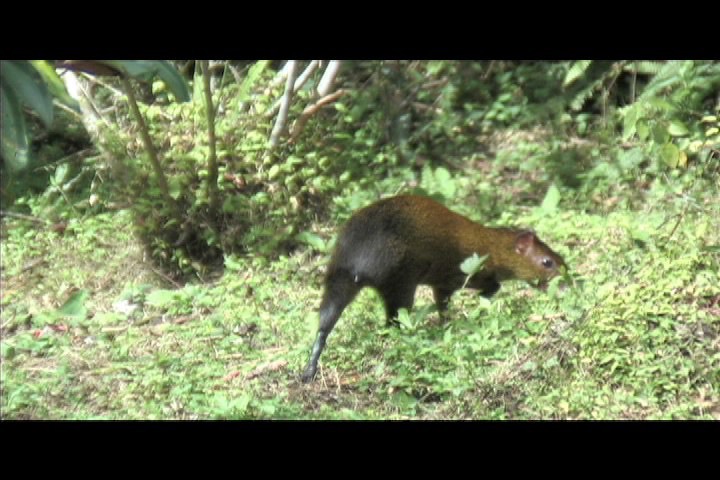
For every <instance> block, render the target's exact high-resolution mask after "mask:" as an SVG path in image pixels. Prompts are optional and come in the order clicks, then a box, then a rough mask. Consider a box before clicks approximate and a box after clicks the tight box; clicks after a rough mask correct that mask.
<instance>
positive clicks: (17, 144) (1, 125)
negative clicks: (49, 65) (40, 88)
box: [0, 83, 29, 172]
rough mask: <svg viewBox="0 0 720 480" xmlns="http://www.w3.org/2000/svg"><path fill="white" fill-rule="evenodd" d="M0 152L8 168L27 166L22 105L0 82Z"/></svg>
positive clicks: (26, 145)
mask: <svg viewBox="0 0 720 480" xmlns="http://www.w3.org/2000/svg"><path fill="white" fill-rule="evenodd" d="M0 112H1V115H0V146H1V147H2V148H1V149H0V153H2V157H3V160H5V161H6V162H7V165H8V167H9V170H11V171H15V172H17V171H19V170H22V169H23V168H25V167H26V166H27V162H28V151H29V150H28V141H27V129H26V127H25V118H24V117H23V112H22V106H21V105H20V102H19V101H18V99H17V97H15V96H14V95H12V94H10V93H9V92H8V91H7V89H6V88H5V85H4V84H2V83H0Z"/></svg>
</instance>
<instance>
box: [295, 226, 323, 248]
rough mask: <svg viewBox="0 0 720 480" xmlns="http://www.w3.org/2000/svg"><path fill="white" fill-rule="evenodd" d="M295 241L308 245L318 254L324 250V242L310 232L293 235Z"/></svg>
mask: <svg viewBox="0 0 720 480" xmlns="http://www.w3.org/2000/svg"><path fill="white" fill-rule="evenodd" d="M295 240H297V241H298V242H301V243H304V244H306V245H310V246H311V247H312V248H314V249H315V250H317V251H319V252H324V251H325V250H326V245H325V241H324V240H323V239H322V238H320V237H319V236H318V235H315V234H314V233H312V232H307V231H306V232H301V233H298V234H297V235H295Z"/></svg>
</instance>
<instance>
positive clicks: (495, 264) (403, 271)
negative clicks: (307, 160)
mask: <svg viewBox="0 0 720 480" xmlns="http://www.w3.org/2000/svg"><path fill="white" fill-rule="evenodd" d="M473 253H477V254H478V255H479V256H483V255H488V257H487V259H486V260H485V263H484V264H483V266H482V270H481V271H480V272H478V273H476V274H475V275H474V276H473V277H471V279H470V281H469V282H468V284H467V288H473V289H477V290H479V291H480V294H481V295H483V296H485V297H487V298H490V297H492V296H493V295H494V294H495V293H496V292H497V291H498V290H499V289H500V282H502V281H505V280H512V279H518V280H525V281H528V282H537V283H538V284H539V286H544V285H546V284H547V282H548V280H550V279H551V278H553V277H555V276H557V275H558V274H560V270H561V269H563V268H565V262H564V261H563V259H562V258H561V257H560V255H558V254H557V253H555V252H553V251H552V250H551V249H550V248H549V247H548V246H547V245H545V244H544V243H543V242H542V241H540V239H539V238H538V237H537V236H536V235H535V234H534V233H533V232H532V231H529V230H516V229H511V228H489V227H484V226H482V225H480V224H478V223H475V222H473V221H472V220H469V219H468V218H465V217H463V216H462V215H458V214H457V213H455V212H452V211H451V210H449V209H447V208H446V207H444V206H443V205H441V204H440V203H438V202H436V201H434V200H432V199H430V198H426V197H422V196H417V195H400V196H396V197H391V198H386V199H383V200H380V201H378V202H376V203H374V204H372V205H370V206H368V207H365V208H363V209H361V210H359V211H357V212H355V214H354V215H353V216H352V217H351V218H350V220H348V222H347V224H346V225H345V227H344V228H343V230H342V232H341V233H340V235H339V237H338V239H337V244H336V247H335V252H334V254H333V256H332V259H331V261H330V264H329V266H328V269H327V274H326V277H325V292H324V295H323V299H322V302H321V304H320V326H319V329H318V333H317V337H316V339H315V343H314V345H313V348H312V353H311V354H310V361H309V362H308V364H307V367H306V368H305V372H304V373H303V374H302V377H301V379H302V381H303V382H309V381H310V380H312V379H313V378H314V377H315V372H316V371H317V364H318V360H319V358H320V354H321V353H322V351H323V348H324V347H325V341H326V340H327V337H328V335H329V334H330V332H331V331H332V329H333V327H334V326H335V323H337V321H338V318H340V315H341V314H342V312H343V310H344V309H345V307H346V306H347V305H348V304H349V303H350V302H351V301H352V300H353V299H354V298H355V295H357V293H358V292H359V291H360V289H362V288H363V287H373V288H375V289H376V290H377V291H378V292H379V293H380V296H381V297H382V299H383V301H384V303H385V312H386V314H387V320H388V322H393V320H394V319H395V317H396V316H397V314H398V310H399V309H400V308H407V309H410V308H411V307H412V305H413V300H414V297H415V290H416V288H417V286H418V285H430V286H431V287H432V289H433V294H434V297H435V302H436V304H437V307H438V310H439V311H440V312H443V311H445V310H446V308H447V305H448V301H449V300H450V296H451V295H452V294H453V292H454V291H455V290H458V289H459V288H461V287H462V286H463V283H464V282H465V278H466V275H465V274H464V273H463V272H462V271H461V270H460V264H461V263H462V262H463V260H465V259H466V258H467V257H470V256H472V255H473Z"/></svg>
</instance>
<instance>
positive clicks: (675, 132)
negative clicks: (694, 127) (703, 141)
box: [668, 120, 690, 137]
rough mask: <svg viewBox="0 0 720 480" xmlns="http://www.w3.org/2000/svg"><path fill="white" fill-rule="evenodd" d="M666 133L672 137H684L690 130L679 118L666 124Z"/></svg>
mask: <svg viewBox="0 0 720 480" xmlns="http://www.w3.org/2000/svg"><path fill="white" fill-rule="evenodd" d="M668 133H669V134H670V135H672V136H673V137H684V136H685V135H687V134H688V133H690V132H689V130H688V128H687V127H686V126H685V124H684V123H683V122H681V121H680V120H673V121H671V122H670V125H669V126H668Z"/></svg>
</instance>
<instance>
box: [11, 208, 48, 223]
mask: <svg viewBox="0 0 720 480" xmlns="http://www.w3.org/2000/svg"><path fill="white" fill-rule="evenodd" d="M0 217H12V218H19V219H20V220H28V221H30V222H35V223H43V224H46V225H49V224H51V223H52V222H51V221H50V220H46V219H44V218H39V217H34V216H32V215H25V214H23V213H15V212H10V211H7V210H0Z"/></svg>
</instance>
